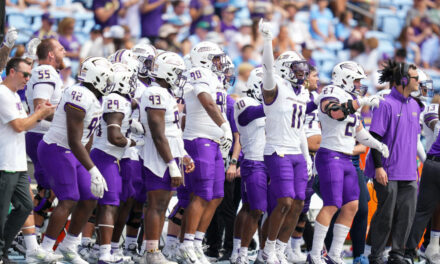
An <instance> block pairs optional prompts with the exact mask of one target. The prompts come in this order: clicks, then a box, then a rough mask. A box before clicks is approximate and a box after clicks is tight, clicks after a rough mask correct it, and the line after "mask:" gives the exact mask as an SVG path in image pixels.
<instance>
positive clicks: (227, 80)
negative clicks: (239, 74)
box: [223, 55, 235, 90]
mask: <svg viewBox="0 0 440 264" xmlns="http://www.w3.org/2000/svg"><path fill="white" fill-rule="evenodd" d="M223 74H224V78H223V85H224V87H225V89H226V90H229V88H231V87H233V86H234V84H235V65H234V63H232V60H231V58H230V57H229V56H228V55H226V66H225V70H224V72H223Z"/></svg>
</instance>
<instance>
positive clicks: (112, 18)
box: [92, 0, 121, 29]
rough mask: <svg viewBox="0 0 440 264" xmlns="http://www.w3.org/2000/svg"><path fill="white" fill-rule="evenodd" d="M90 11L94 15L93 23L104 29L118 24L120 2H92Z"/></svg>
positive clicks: (96, 0) (103, 0) (95, 0)
mask: <svg viewBox="0 0 440 264" xmlns="http://www.w3.org/2000/svg"><path fill="white" fill-rule="evenodd" d="M92 10H93V12H94V14H95V23H96V24H98V25H100V26H101V27H102V28H103V29H104V28H105V27H110V26H113V25H117V24H118V14H119V12H120V11H121V2H120V0H93V4H92Z"/></svg>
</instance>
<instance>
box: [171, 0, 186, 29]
mask: <svg viewBox="0 0 440 264" xmlns="http://www.w3.org/2000/svg"><path fill="white" fill-rule="evenodd" d="M171 6H172V11H171V12H169V14H168V15H167V22H168V23H171V24H173V25H174V26H177V27H180V28H181V27H188V26H189V25H190V24H191V16H190V15H189V9H188V6H187V4H186V2H185V1H183V0H175V1H172V2H171Z"/></svg>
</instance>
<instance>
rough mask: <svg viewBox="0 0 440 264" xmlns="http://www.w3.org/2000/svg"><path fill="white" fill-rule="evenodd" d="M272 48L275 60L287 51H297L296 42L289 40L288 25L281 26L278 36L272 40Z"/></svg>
mask: <svg viewBox="0 0 440 264" xmlns="http://www.w3.org/2000/svg"><path fill="white" fill-rule="evenodd" d="M272 46H273V52H274V57H275V58H278V56H279V55H280V54H281V53H283V52H285V51H289V50H297V49H296V45H295V42H293V40H292V39H291V38H289V30H288V28H287V26H286V25H282V26H280V32H279V33H278V36H277V37H276V38H274V39H273V40H272Z"/></svg>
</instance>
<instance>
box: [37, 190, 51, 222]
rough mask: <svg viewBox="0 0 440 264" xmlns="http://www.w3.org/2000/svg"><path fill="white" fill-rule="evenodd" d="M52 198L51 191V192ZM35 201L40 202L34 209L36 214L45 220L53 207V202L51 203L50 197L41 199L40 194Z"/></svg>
mask: <svg viewBox="0 0 440 264" xmlns="http://www.w3.org/2000/svg"><path fill="white" fill-rule="evenodd" d="M49 196H50V191H49ZM34 200H37V201H38V205H37V206H35V207H34V212H35V213H36V214H38V215H40V216H42V217H44V218H45V219H46V218H47V210H49V209H50V208H51V207H52V202H51V201H49V197H47V196H46V195H45V197H41V196H40V195H39V194H38V193H37V194H36V195H35V196H34Z"/></svg>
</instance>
